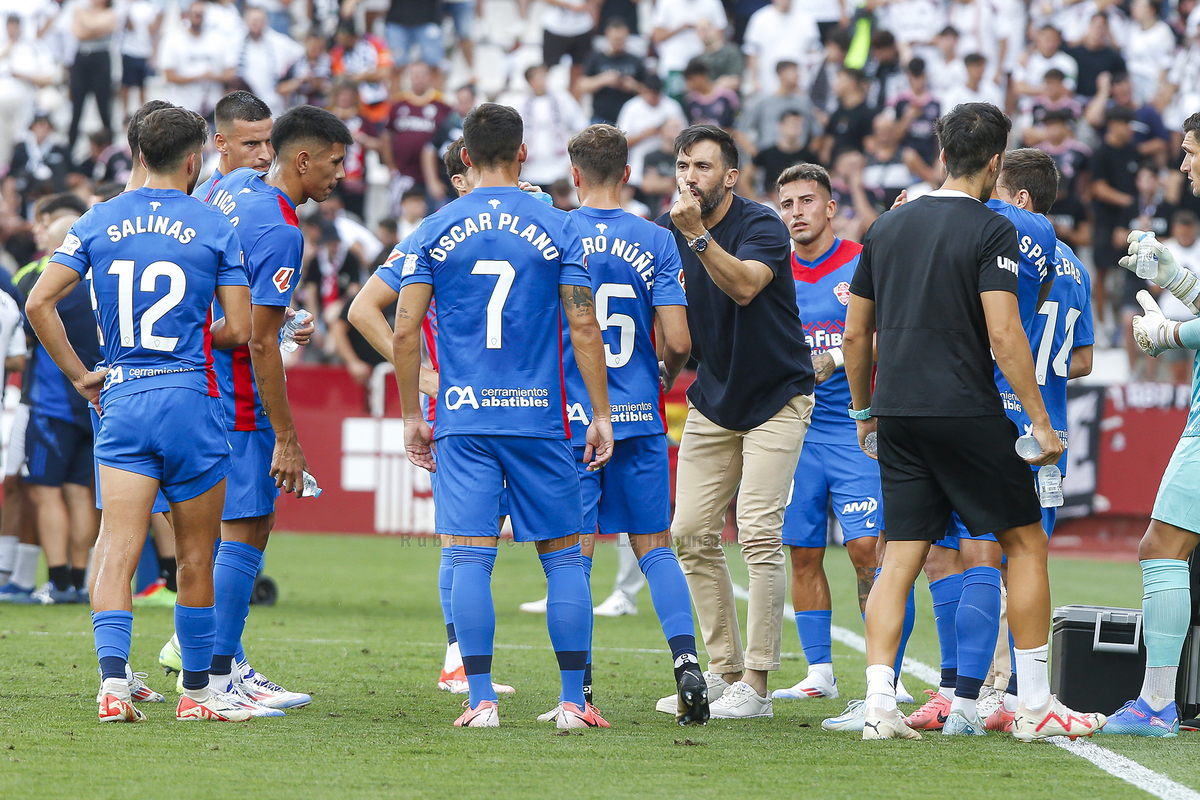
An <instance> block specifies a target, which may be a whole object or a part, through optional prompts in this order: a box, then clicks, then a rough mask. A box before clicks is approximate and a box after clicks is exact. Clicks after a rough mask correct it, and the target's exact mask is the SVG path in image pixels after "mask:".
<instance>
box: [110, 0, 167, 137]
mask: <svg viewBox="0 0 1200 800" xmlns="http://www.w3.org/2000/svg"><path fill="white" fill-rule="evenodd" d="M119 13H120V19H119V23H120V24H119V28H120V31H121V93H120V101H121V116H122V118H123V119H125V120H126V122H128V120H129V116H130V115H131V114H132V113H133V110H136V109H138V108H140V107H141V106H142V105H143V104H144V103H145V102H146V100H147V99H148V98H147V97H146V80H147V79H148V78H149V77H150V59H152V58H153V57H154V54H155V51H156V50H157V49H158V38H159V33H160V31H161V29H162V21H163V15H162V9H161V8H160V7H159V4H158V3H155V2H154V0H126V2H124V3H122V4H121V5H120V6H119ZM135 89H136V90H137V100H136V102H135V103H134V105H133V110H131V109H130V105H129V98H130V96H131V95H132V94H133V90H135Z"/></svg>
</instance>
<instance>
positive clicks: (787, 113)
mask: <svg viewBox="0 0 1200 800" xmlns="http://www.w3.org/2000/svg"><path fill="white" fill-rule="evenodd" d="M788 117H800V118H801V119H804V112H802V111H801V110H800V109H798V108H788V109H784V112H783V113H782V114H780V115H779V121H780V122H783V121H784V120H785V119H787V118H788Z"/></svg>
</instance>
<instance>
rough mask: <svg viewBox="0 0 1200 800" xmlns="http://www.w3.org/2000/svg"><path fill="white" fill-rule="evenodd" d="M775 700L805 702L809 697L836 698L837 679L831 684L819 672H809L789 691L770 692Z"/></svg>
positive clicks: (777, 690)
mask: <svg viewBox="0 0 1200 800" xmlns="http://www.w3.org/2000/svg"><path fill="white" fill-rule="evenodd" d="M771 697H774V698H775V699H776V700H805V699H807V698H810V697H827V698H829V699H830V700H836V699H837V698H838V690H837V678H834V679H833V682H832V683H831V682H830V681H828V680H826V679H825V676H824V675H822V674H821V673H819V672H810V673H808V677H807V678H805V679H804V680H802V681H800V682H799V683H797V684H796V685H795V686H793V687H791V688H790V689H776V690H775V691H773V692H771Z"/></svg>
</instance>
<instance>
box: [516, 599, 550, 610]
mask: <svg viewBox="0 0 1200 800" xmlns="http://www.w3.org/2000/svg"><path fill="white" fill-rule="evenodd" d="M517 608H518V609H520V610H521V611H524V612H525V613H526V614H545V613H546V598H545V597H543V598H542V599H541V600H531V601H529V602H528V603H521V605H519V606H517Z"/></svg>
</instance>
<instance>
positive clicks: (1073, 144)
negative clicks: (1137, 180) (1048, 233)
mask: <svg viewBox="0 0 1200 800" xmlns="http://www.w3.org/2000/svg"><path fill="white" fill-rule="evenodd" d="M1071 121H1072V120H1071V116H1070V112H1068V111H1064V110H1061V109H1060V110H1058V111H1048V112H1047V113H1046V116H1045V118H1044V119H1043V131H1044V136H1045V138H1043V139H1042V140H1041V141H1040V142H1039V143H1038V145H1037V147H1038V149H1039V150H1043V151H1045V152H1046V153H1048V154H1049V155H1050V157H1051V158H1053V159H1054V164H1055V166H1057V167H1058V174H1059V176H1060V177H1059V181H1058V199H1057V200H1055V202H1054V205H1053V206H1051V207H1050V211H1049V213H1048V214H1047V215H1046V216H1047V217H1049V219H1050V222H1052V223H1053V224H1054V231H1055V234H1056V235H1057V236H1058V238H1059V239H1061V240H1063V241H1064V242H1066V243H1067V244H1068V245H1070V247H1071V248H1072V249H1073V250H1076V251H1078V250H1080V249H1081V248H1084V247H1089V246H1090V245H1091V238H1090V237H1091V223H1090V221H1089V219H1088V209H1087V207H1086V206H1085V205H1084V204H1083V200H1081V199H1080V198H1083V197H1087V196H1089V195H1090V194H1091V182H1090V176H1089V173H1088V162H1089V161H1090V159H1091V157H1092V151H1091V149H1090V148H1089V147H1088V146H1087V145H1085V144H1083V143H1082V142H1079V141H1077V140H1076V139H1075V138H1074V136H1073V132H1072V130H1071Z"/></svg>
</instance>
